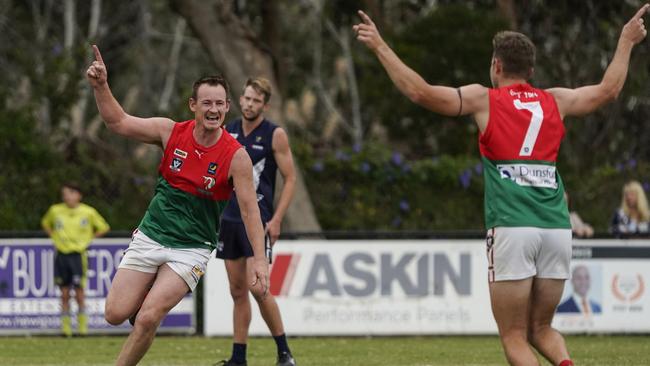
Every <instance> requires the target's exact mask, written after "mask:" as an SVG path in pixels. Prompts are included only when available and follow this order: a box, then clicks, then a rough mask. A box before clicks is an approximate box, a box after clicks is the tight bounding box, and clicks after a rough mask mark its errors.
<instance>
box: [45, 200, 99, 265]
mask: <svg viewBox="0 0 650 366" xmlns="http://www.w3.org/2000/svg"><path fill="white" fill-rule="evenodd" d="M41 225H42V226H43V227H46V228H49V229H50V230H52V241H53V242H54V246H55V247H56V250H57V251H59V252H61V253H65V254H68V253H75V252H76V253H82V252H84V251H85V250H86V248H88V245H89V244H90V242H91V241H92V240H93V238H94V237H95V233H98V232H101V233H104V232H106V231H108V229H109V226H108V224H107V223H106V220H104V218H103V217H102V216H101V215H100V214H99V213H98V212H97V210H95V209H94V208H92V207H90V206H88V205H86V204H83V203H80V204H79V206H77V207H75V208H70V207H68V206H66V204H65V203H58V204H55V205H52V206H51V207H50V209H49V210H47V212H46V213H45V216H43V219H42V220H41Z"/></svg>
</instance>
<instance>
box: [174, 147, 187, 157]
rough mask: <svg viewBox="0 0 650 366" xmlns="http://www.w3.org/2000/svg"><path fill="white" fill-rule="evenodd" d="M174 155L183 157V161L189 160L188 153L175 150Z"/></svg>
mask: <svg viewBox="0 0 650 366" xmlns="http://www.w3.org/2000/svg"><path fill="white" fill-rule="evenodd" d="M174 155H176V156H178V157H181V158H183V159H185V158H187V152H186V151H183V150H181V149H178V148H176V149H174Z"/></svg>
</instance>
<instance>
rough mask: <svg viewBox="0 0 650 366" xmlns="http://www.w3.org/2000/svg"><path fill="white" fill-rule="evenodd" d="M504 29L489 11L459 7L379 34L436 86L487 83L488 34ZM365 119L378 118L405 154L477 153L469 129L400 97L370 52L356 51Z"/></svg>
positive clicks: (489, 54) (471, 127) (448, 7)
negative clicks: (395, 31) (398, 30)
mask: <svg viewBox="0 0 650 366" xmlns="http://www.w3.org/2000/svg"><path fill="white" fill-rule="evenodd" d="M505 27H506V25H505V22H504V21H503V20H502V19H501V18H500V17H499V16H498V15H497V14H496V13H494V11H493V10H488V9H470V8H468V7H467V6H464V5H448V6H440V7H438V8H436V9H435V10H434V11H432V12H430V13H429V14H427V15H425V16H423V17H421V18H419V19H417V20H415V21H414V22H412V23H411V24H408V25H407V26H406V27H404V28H403V29H402V30H400V32H399V33H398V34H385V35H384V37H385V38H386V40H387V42H388V43H389V44H390V45H391V46H392V47H393V48H394V50H395V52H396V53H397V54H398V55H399V57H400V58H401V59H402V61H404V62H405V63H406V64H407V65H409V67H411V68H412V69H413V70H415V71H416V72H417V73H419V74H420V75H421V76H422V77H423V78H424V79H425V80H427V81H428V82H430V83H433V84H436V85H448V86H453V87H457V86H461V85H466V84H470V83H481V84H483V85H490V80H489V66H490V59H491V56H492V42H491V40H492V36H493V35H494V33H496V32H497V31H498V30H501V29H504V28H505ZM359 53H360V55H359V59H358V63H357V65H358V66H359V83H360V85H362V88H361V92H362V98H363V102H364V103H363V105H364V106H366V107H365V108H364V113H365V114H366V119H367V120H373V119H380V120H381V121H382V124H383V125H384V126H386V127H387V128H388V131H389V134H390V139H391V141H392V142H394V143H399V144H406V145H407V146H408V150H409V151H408V153H409V154H410V155H414V156H418V157H423V156H427V155H432V154H436V155H439V154H443V153H444V154H451V155H456V154H469V155H475V154H476V153H477V148H476V141H475V139H473V138H471V134H473V133H474V132H475V131H476V129H475V128H474V127H473V125H469V124H465V123H460V122H459V121H458V120H454V119H451V118H447V117H443V116H439V115H436V114H433V113H431V112H430V111H428V110H425V109H424V108H422V107H419V106H417V105H415V104H414V103H412V102H411V101H410V100H408V99H407V98H406V97H404V96H403V95H402V94H401V93H400V92H399V91H398V90H397V88H395V86H394V85H393V84H392V82H391V80H390V79H389V78H388V76H387V75H386V72H385V71H384V70H383V68H382V67H381V64H380V63H379V62H378V61H377V60H376V58H375V57H374V55H372V54H371V53H370V52H364V53H361V52H359Z"/></svg>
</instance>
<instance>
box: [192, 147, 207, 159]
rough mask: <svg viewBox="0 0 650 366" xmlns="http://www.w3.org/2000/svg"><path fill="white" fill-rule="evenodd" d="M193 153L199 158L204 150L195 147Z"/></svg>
mask: <svg viewBox="0 0 650 366" xmlns="http://www.w3.org/2000/svg"><path fill="white" fill-rule="evenodd" d="M194 153H195V154H196V156H198V157H199V159H201V158H203V154H205V151H199V150H197V149H194Z"/></svg>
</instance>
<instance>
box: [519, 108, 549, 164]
mask: <svg viewBox="0 0 650 366" xmlns="http://www.w3.org/2000/svg"><path fill="white" fill-rule="evenodd" d="M513 103H514V104H515V108H517V109H518V110H522V109H525V110H527V111H530V113H531V117H530V124H529V125H528V130H527V131H526V137H524V143H523V144H522V145H521V150H519V156H531V155H532V154H533V148H534V147H535V141H537V136H539V130H540V129H541V128H542V122H543V121H544V110H543V109H542V105H541V104H540V103H539V102H526V103H523V102H522V101H521V100H519V99H515V100H514V101H513Z"/></svg>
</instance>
